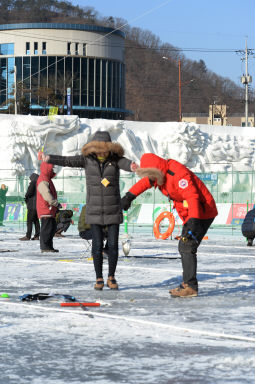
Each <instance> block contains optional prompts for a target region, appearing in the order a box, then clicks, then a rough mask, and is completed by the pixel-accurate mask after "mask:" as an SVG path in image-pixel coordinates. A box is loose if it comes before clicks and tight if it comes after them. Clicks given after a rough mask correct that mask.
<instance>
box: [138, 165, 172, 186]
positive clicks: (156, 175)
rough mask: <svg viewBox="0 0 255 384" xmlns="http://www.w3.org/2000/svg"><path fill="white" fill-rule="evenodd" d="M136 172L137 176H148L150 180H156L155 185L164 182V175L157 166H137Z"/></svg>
mask: <svg viewBox="0 0 255 384" xmlns="http://www.w3.org/2000/svg"><path fill="white" fill-rule="evenodd" d="M136 173H137V175H138V176H139V177H141V178H143V177H148V178H149V179H150V180H152V181H154V182H155V181H156V183H157V185H163V184H164V182H165V175H164V173H163V172H162V171H160V170H159V169H158V168H138V169H137V170H136Z"/></svg>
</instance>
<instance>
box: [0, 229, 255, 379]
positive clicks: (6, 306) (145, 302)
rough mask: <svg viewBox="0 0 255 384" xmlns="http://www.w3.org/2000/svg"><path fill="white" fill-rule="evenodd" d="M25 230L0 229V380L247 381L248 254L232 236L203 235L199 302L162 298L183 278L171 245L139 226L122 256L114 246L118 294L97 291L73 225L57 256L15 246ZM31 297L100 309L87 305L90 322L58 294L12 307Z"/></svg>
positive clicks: (253, 375) (250, 349)
mask: <svg viewBox="0 0 255 384" xmlns="http://www.w3.org/2000/svg"><path fill="white" fill-rule="evenodd" d="M23 234H24V232H23V231H22V228H20V229H18V228H17V226H14V227H13V226H11V225H10V226H9V225H8V226H6V227H3V228H2V229H1V232H0V263H1V268H0V278H1V290H2V292H1V293H3V292H6V293H8V294H9V296H10V298H9V299H4V298H1V299H0V305H1V319H0V336H1V340H2V342H1V347H0V352H1V356H2V357H3V358H2V359H1V361H0V367H1V379H0V382H1V383H4V384H9V383H15V384H16V383H22V384H23V383H24V384H25V383H36V384H41V383H42V384H43V383H47V384H48V383H50V384H53V383H54V384H56V383H57V384H60V383H61V384H63V383H77V384H78V383H83V382H86V383H102V384H103V383H137V384H138V383H139V384H140V383H145V382H146V383H151V384H154V383H156V382H157V383H160V384H161V383H162V384H163V383H171V384H172V383H174V384H177V383H178V384H179V383H180V382H181V383H194V384H195V383H196V384H197V383H199V384H200V383H201V384H211V383H214V384H223V383H224V384H225V383H236V384H237V383H238V384H247V383H253V382H254V380H255V357H254V348H255V332H254V316H255V307H254V290H255V285H254V277H255V273H254V263H255V250H254V249H255V248H254V249H253V247H247V246H246V242H245V239H244V238H243V237H242V236H241V235H240V233H235V234H234V235H232V234H231V231H230V233H228V230H226V233H222V230H216V229H212V230H210V231H209V233H208V235H209V240H207V241H204V242H203V243H202V244H201V246H200V248H199V252H198V279H199V296H198V297H197V298H191V299H173V298H170V297H169V293H168V290H169V288H172V287H175V286H176V285H178V284H179V283H180V282H181V261H180V260H179V259H176V258H177V257H178V256H179V255H178V250H177V244H178V243H177V241H176V240H170V239H169V240H165V241H162V240H155V239H154V238H153V237H152V236H151V232H150V233H149V232H147V231H144V230H143V231H141V230H139V229H138V230H137V231H136V233H133V234H131V236H132V239H131V245H132V246H131V252H130V256H129V257H127V258H125V257H124V256H123V253H122V251H121V248H120V259H119V263H118V267H117V273H116V278H117V280H118V282H119V286H120V290H119V291H117V292H116V291H110V290H109V289H108V288H105V289H104V290H103V291H102V292H97V291H95V290H94V289H93V284H94V281H95V273H94V267H93V263H92V261H91V260H89V256H90V254H89V253H85V248H86V247H85V245H84V242H83V240H82V239H80V238H79V237H78V236H77V229H76V228H75V227H71V229H70V230H68V232H67V234H66V237H65V238H62V239H58V238H57V239H54V246H55V247H56V248H58V249H59V250H60V253H59V254H57V255H55V254H54V255H52V254H49V255H46V254H43V255H42V254H40V251H39V242H36V241H30V242H20V241H19V240H18V238H19V237H20V236H21V235H23ZM120 247H121V242H120ZM4 250H5V251H7V250H9V251H10V252H3V251H4ZM1 251H2V252H1ZM134 256H141V257H142V256H144V258H135V257H134ZM157 257H165V258H166V259H162V258H160V259H157ZM104 275H105V276H106V275H107V260H105V261H104ZM37 292H46V293H57V294H61V293H62V294H70V295H73V296H75V297H76V298H77V299H78V300H81V301H98V302H100V303H101V307H99V308H94V309H92V308H91V309H89V311H88V312H87V314H88V313H91V314H92V315H93V316H94V317H93V318H89V317H88V316H86V311H82V310H81V309H80V308H70V309H64V308H61V307H60V302H61V301H62V299H60V298H53V299H48V300H46V301H43V302H31V303H22V302H20V300H19V296H20V295H23V294H25V293H37Z"/></svg>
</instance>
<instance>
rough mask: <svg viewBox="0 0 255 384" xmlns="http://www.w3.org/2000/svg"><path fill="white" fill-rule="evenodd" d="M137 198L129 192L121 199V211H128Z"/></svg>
mask: <svg viewBox="0 0 255 384" xmlns="http://www.w3.org/2000/svg"><path fill="white" fill-rule="evenodd" d="M135 198H136V196H135V195H133V193H131V192H127V193H126V194H125V196H124V197H122V199H121V209H123V211H127V210H128V208H129V207H130V205H131V203H132V201H133V200H134V199H135Z"/></svg>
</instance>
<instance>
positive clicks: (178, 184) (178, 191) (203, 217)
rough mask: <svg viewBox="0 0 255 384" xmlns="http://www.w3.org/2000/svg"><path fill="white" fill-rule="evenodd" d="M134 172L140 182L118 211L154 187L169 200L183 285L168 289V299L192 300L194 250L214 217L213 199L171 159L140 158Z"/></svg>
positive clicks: (149, 155) (194, 292)
mask: <svg viewBox="0 0 255 384" xmlns="http://www.w3.org/2000/svg"><path fill="white" fill-rule="evenodd" d="M136 172H137V174H138V175H139V176H140V177H141V178H142V179H141V180H139V181H138V182H137V183H136V184H135V185H133V186H132V187H131V188H130V189H129V191H128V192H127V193H126V195H125V196H124V197H123V198H122V208H123V209H124V210H127V209H128V208H129V207H130V205H131V202H132V200H134V199H135V198H136V197H137V196H138V195H140V194H141V193H143V192H144V191H146V190H147V189H149V188H152V187H155V188H157V187H158V188H159V190H160V191H161V192H162V193H163V194H164V195H165V196H167V197H168V199H169V200H173V202H174V208H175V209H176V211H177V212H178V215H179V216H180V218H181V220H182V221H183V229H182V233H181V238H180V241H179V252H180V254H181V260H182V268H183V283H182V284H181V285H180V287H177V288H175V289H171V290H170V294H171V296H172V297H195V296H197V295H198V282H197V248H198V246H199V244H200V243H201V241H202V239H203V237H204V235H205V234H206V232H207V231H208V229H209V227H210V225H211V224H212V222H213V220H214V218H215V217H216V216H217V214H218V212H217V208H216V204H215V201H214V199H213V196H212V195H211V193H210V192H209V190H208V189H207V188H206V186H205V184H204V183H203V182H202V181H201V180H200V179H199V178H198V177H197V176H196V175H195V174H194V173H193V172H192V171H190V170H189V169H188V168H187V167H185V165H183V164H181V163H179V162H178V161H175V160H173V159H167V160H166V159H162V158H161V157H159V156H157V155H154V154H153V153H146V154H144V155H143V156H142V157H141V161H140V168H138V169H137V170H136Z"/></svg>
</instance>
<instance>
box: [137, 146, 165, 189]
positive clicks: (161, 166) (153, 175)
mask: <svg viewBox="0 0 255 384" xmlns="http://www.w3.org/2000/svg"><path fill="white" fill-rule="evenodd" d="M167 170H168V162H167V160H165V159H162V158H161V157H159V156H157V155H154V154H153V153H145V154H144V155H143V156H142V157H141V161H140V168H138V169H137V170H136V173H137V174H138V176H139V177H148V178H149V179H150V180H152V181H154V182H156V183H157V185H159V186H160V185H163V184H164V182H165V180H166V172H167Z"/></svg>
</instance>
